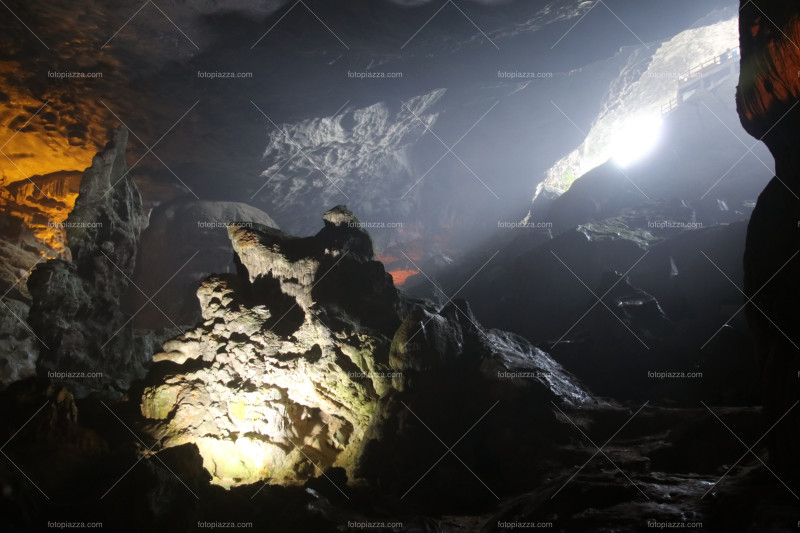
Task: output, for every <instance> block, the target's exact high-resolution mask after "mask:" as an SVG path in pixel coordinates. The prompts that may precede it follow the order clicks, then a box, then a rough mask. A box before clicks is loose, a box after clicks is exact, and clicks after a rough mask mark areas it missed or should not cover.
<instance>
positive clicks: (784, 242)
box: [737, 0, 800, 477]
mask: <svg viewBox="0 0 800 533" xmlns="http://www.w3.org/2000/svg"><path fill="white" fill-rule="evenodd" d="M740 37H741V47H742V59H741V65H742V66H741V79H740V83H739V89H738V92H737V104H738V110H739V116H740V118H741V121H742V125H743V126H744V127H745V129H746V130H747V131H748V133H750V134H751V135H753V137H755V138H757V139H761V140H763V141H764V143H766V145H767V147H768V148H769V149H770V151H771V152H772V155H773V156H775V171H776V177H775V178H774V179H773V180H772V181H771V182H770V183H769V185H768V186H767V187H766V189H764V192H763V193H762V194H761V196H760V197H759V199H758V203H757V205H756V208H755V210H754V211H753V216H752V219H751V220H750V226H749V227H748V230H747V249H746V251H745V259H744V265H745V292H746V293H747V296H748V298H752V302H749V305H748V306H747V317H748V320H749V322H750V324H751V327H752V328H753V331H754V333H755V337H756V342H757V349H758V355H759V358H760V361H761V364H762V373H761V385H762V391H763V402H764V413H765V416H766V417H767V420H768V421H769V422H770V423H774V422H777V421H778V420H779V419H781V418H782V421H781V422H780V424H779V425H777V426H776V427H775V429H774V430H773V431H772V432H771V433H770V436H769V439H770V442H771V444H772V454H771V459H772V461H773V463H774V465H775V466H776V467H777V468H778V471H779V472H781V473H783V474H790V475H792V476H794V477H800V449H799V448H798V446H797V427H798V425H799V424H800V409H798V408H797V405H796V404H797V402H798V401H799V400H800V379H799V378H800V348H798V347H799V346H800V336H798V334H797V332H798V328H797V325H798V323H800V311H798V306H797V302H798V300H800V257H798V252H800V225H798V221H800V200H798V193H800V157H798V152H797V146H798V142H800V108H798V103H799V102H800V78H798V75H797V73H798V72H800V49H798V48H797V46H796V44H795V43H797V42H798V38H800V6H798V4H797V3H796V2H781V1H776V0H768V1H765V2H759V3H758V6H756V5H755V4H753V3H752V2H744V1H743V2H742V10H741V16H740ZM787 413H788V414H787ZM784 415H786V416H785V418H783V417H784Z"/></svg>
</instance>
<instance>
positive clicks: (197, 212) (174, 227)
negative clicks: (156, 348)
mask: <svg viewBox="0 0 800 533" xmlns="http://www.w3.org/2000/svg"><path fill="white" fill-rule="evenodd" d="M241 220H246V221H247V222H253V223H257V224H261V225H264V226H269V227H272V228H277V227H278V225H277V224H276V223H275V221H273V220H272V219H271V218H270V217H269V215H267V214H266V213H264V212H263V211H261V210H260V209H256V208H255V207H252V206H249V205H247V204H242V203H237V202H205V201H199V200H194V199H193V198H190V199H186V198H179V199H176V200H173V201H171V202H167V203H164V204H161V205H159V206H157V207H156V208H155V209H154V210H153V211H152V213H151V214H150V221H149V225H148V226H147V229H146V230H145V231H144V233H142V238H141V242H140V243H139V255H138V257H137V261H136V271H135V274H134V276H133V280H134V281H135V283H136V285H137V286H138V287H139V288H140V289H141V290H142V292H144V293H145V294H147V295H148V297H150V296H151V295H153V294H156V293H157V294H156V297H155V298H153V301H154V302H155V304H156V305H157V306H158V308H156V307H155V306H154V305H151V304H149V303H147V299H146V297H145V296H144V295H143V294H142V292H139V291H138V290H136V289H134V290H131V291H130V294H129V299H130V302H131V308H132V309H134V310H136V309H139V308H140V307H142V306H144V308H143V309H142V310H141V312H140V313H139V314H137V315H136V318H135V319H134V321H133V322H134V326H135V327H136V329H159V328H163V327H170V326H173V324H176V325H178V326H191V325H194V324H196V323H197V322H199V321H200V320H201V316H200V306H199V304H198V301H197V297H196V296H195V294H196V292H197V286H198V285H199V283H200V281H202V280H203V278H205V277H206V276H208V275H209V274H213V273H228V272H234V271H235V270H236V265H235V263H234V256H233V253H232V252H231V245H230V240H229V239H228V233H227V229H226V226H227V224H229V223H231V222H236V221H241ZM167 282H168V283H167ZM165 284H166V285H165ZM145 304H147V305H145Z"/></svg>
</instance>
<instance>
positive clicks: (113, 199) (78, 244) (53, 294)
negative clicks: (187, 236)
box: [28, 129, 148, 396]
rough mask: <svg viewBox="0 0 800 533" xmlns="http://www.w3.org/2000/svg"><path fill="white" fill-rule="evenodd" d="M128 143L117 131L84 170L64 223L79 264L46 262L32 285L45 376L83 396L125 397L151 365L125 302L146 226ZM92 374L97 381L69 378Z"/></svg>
mask: <svg viewBox="0 0 800 533" xmlns="http://www.w3.org/2000/svg"><path fill="white" fill-rule="evenodd" d="M127 139H128V135H127V131H125V130H124V129H119V130H117V131H115V132H114V136H113V140H112V141H111V142H110V143H109V144H108V145H107V146H106V149H105V151H103V152H102V153H100V154H98V155H97V156H95V158H94V160H93V161H92V166H91V167H90V168H88V169H87V170H86V171H85V172H84V175H83V178H82V180H81V186H80V195H79V197H78V199H77V201H76V203H75V209H74V210H73V211H72V213H71V214H70V216H69V218H68V219H67V221H66V223H65V224H66V229H67V233H66V234H67V244H68V245H69V247H70V250H71V253H72V262H66V261H63V260H59V259H55V260H51V261H48V262H47V263H44V264H40V265H39V266H37V268H36V269H35V270H34V272H33V273H32V274H31V276H30V278H29V280H28V289H29V290H30V292H31V295H32V297H33V305H32V307H31V311H30V314H29V321H30V324H31V326H32V329H33V331H34V332H35V333H36V335H37V336H38V337H39V338H40V339H41V342H42V343H43V345H44V346H43V348H42V351H41V353H40V356H39V360H38V363H37V367H38V370H39V372H40V373H41V374H42V375H51V376H53V377H55V378H56V381H62V382H63V383H66V384H68V385H69V387H70V388H71V389H72V390H73V392H74V393H75V394H76V395H78V396H83V395H85V394H88V393H89V392H92V391H103V392H106V393H110V394H120V393H121V392H122V391H124V390H126V389H127V388H128V386H129V385H130V381H131V380H132V379H134V378H135V377H141V376H143V375H144V372H145V368H144V365H145V364H146V363H147V357H148V355H147V354H143V353H142V352H143V351H142V344H141V341H137V340H135V339H134V335H133V331H132V329H131V328H130V327H129V319H128V316H127V315H125V314H124V313H123V310H122V302H121V298H122V296H123V294H124V293H125V291H126V290H127V289H128V287H129V283H130V281H129V280H130V276H131V275H132V274H133V270H134V266H135V262H136V247H137V242H138V238H139V234H140V233H141V231H142V229H143V227H144V225H145V223H146V219H145V217H144V215H143V213H142V204H141V197H140V196H139V192H138V190H137V188H136V185H135V184H134V183H133V180H132V179H131V178H130V176H129V175H128V174H127V172H126V162H125V147H126V144H127ZM54 372H55V373H56V374H52V373H54ZM90 372H91V373H93V375H92V376H91V377H90V376H88V375H83V374H81V375H73V376H72V377H69V376H68V375H64V374H62V373H90ZM97 373H100V374H102V375H96V374H97Z"/></svg>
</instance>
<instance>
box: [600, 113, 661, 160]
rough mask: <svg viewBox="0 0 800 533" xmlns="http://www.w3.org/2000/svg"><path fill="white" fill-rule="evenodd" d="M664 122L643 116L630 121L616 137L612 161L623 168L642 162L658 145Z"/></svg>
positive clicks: (653, 117) (656, 118)
mask: <svg viewBox="0 0 800 533" xmlns="http://www.w3.org/2000/svg"><path fill="white" fill-rule="evenodd" d="M663 123H664V121H663V120H662V119H661V117H660V116H654V115H650V116H642V117H636V118H634V119H632V120H629V121H628V122H627V123H625V124H624V125H623V126H622V127H621V128H619V130H618V131H619V133H618V134H616V135H615V137H614V141H613V143H612V145H611V153H612V154H613V155H612V159H613V161H614V162H615V163H617V164H618V165H619V166H621V167H623V168H624V167H627V166H628V165H630V164H632V163H635V162H637V161H640V160H641V159H643V158H645V157H646V156H647V155H648V154H650V153H651V152H652V151H653V149H655V147H656V146H657V145H658V141H659V139H660V137H661V128H662V125H663Z"/></svg>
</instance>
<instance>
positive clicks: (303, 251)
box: [142, 209, 399, 486]
mask: <svg viewBox="0 0 800 533" xmlns="http://www.w3.org/2000/svg"><path fill="white" fill-rule="evenodd" d="M350 217H352V215H349V217H348V216H347V212H345V211H344V210H342V209H339V210H332V211H329V212H328V213H327V214H326V217H325V220H326V226H325V228H324V229H323V230H322V231H320V233H319V234H317V235H316V236H315V237H310V238H307V239H297V238H294V237H290V236H288V235H285V234H283V233H281V232H280V231H279V230H276V229H273V228H269V227H266V226H259V225H257V224H249V223H243V224H236V225H232V226H231V227H230V228H229V230H228V231H229V234H230V238H231V241H232V242H233V246H234V249H235V250H236V253H237V257H238V258H239V260H240V261H241V265H242V266H243V269H242V270H243V275H241V276H237V275H231V274H222V275H216V276H211V277H210V278H208V279H206V280H205V281H204V282H203V284H202V285H201V287H200V289H199V290H198V298H199V300H200V304H201V305H200V306H201V309H202V312H203V318H204V319H205V322H203V324H202V325H200V326H199V327H197V328H196V329H194V330H191V331H188V332H186V333H185V334H184V335H182V336H180V337H178V338H176V339H173V340H171V341H169V342H167V343H166V344H165V345H164V352H162V353H159V354H157V355H156V356H155V357H154V361H155V362H156V363H159V362H164V361H170V362H172V363H174V364H177V365H182V369H181V370H180V372H176V371H175V369H174V367H169V369H170V370H169V375H167V376H166V377H165V378H164V380H163V382H162V383H160V384H155V385H152V386H150V387H148V388H147V389H145V392H144V395H143V398H142V413H143V414H144V416H145V417H148V418H151V419H155V420H159V421H160V428H159V429H158V431H157V434H159V435H163V436H164V438H165V441H164V445H165V446H167V447H170V446H176V445H180V444H183V443H186V442H193V443H195V444H196V445H197V446H198V448H199V449H200V453H201V455H202V456H203V458H204V464H205V466H206V468H207V469H208V470H209V472H210V473H211V474H212V476H213V477H214V481H215V482H216V483H219V484H221V485H224V486H231V485H237V484H243V483H253V482H255V481H259V480H262V479H270V480H272V481H273V482H280V483H292V482H299V481H303V480H305V479H307V478H309V477H314V476H316V475H318V473H319V471H318V470H317V469H318V468H321V469H325V468H328V467H330V466H344V467H345V468H347V469H348V470H351V469H352V466H353V457H354V455H355V454H356V452H357V448H358V445H359V444H360V442H361V439H362V438H363V432H364V429H365V428H366V427H367V425H368V424H369V422H370V419H371V417H372V414H373V412H374V410H375V406H376V404H377V400H378V398H379V394H380V392H382V391H385V390H386V389H387V388H388V387H389V382H388V380H386V379H380V378H375V379H373V378H370V377H366V376H369V375H370V373H372V372H380V373H382V374H387V373H388V372H389V371H390V368H389V366H388V364H387V363H388V349H389V344H390V339H389V338H387V336H385V335H383V334H382V333H381V332H380V331H377V330H374V329H371V328H369V327H365V326H364V325H363V323H362V322H360V321H359V322H355V321H353V320H352V319H349V318H348V317H347V316H346V314H345V312H343V310H344V308H346V307H347V304H346V303H345V302H342V301H339V302H338V304H340V305H339V306H336V307H340V308H341V309H342V310H341V311H340V310H339V309H336V307H334V305H333V301H334V300H336V299H337V295H336V294H335V291H333V292H332V291H325V290H324V289H323V287H324V286H325V285H326V284H327V283H335V281H334V280H336V279H337V278H338V279H339V280H341V274H340V273H341V272H342V271H352V270H356V271H360V272H361V273H363V274H364V275H363V277H361V278H360V279H361V280H362V281H369V280H370V276H372V281H373V283H374V292H372V293H365V294H361V295H358V294H356V295H355V296H356V298H354V304H355V305H359V306H360V305H364V306H366V307H367V308H369V306H370V305H371V304H370V302H369V301H368V300H369V297H370V296H371V295H373V296H377V297H380V296H381V293H382V292H385V293H387V294H389V295H390V296H392V295H393V296H394V299H395V300H396V294H395V293H394V288H393V287H392V284H391V279H390V278H388V277H387V276H386V274H385V273H384V272H383V269H382V267H381V266H380V264H379V263H376V262H374V261H373V260H372V245H371V241H370V240H369V236H368V235H367V234H366V233H365V232H363V230H361V229H354V228H352V227H348V222H352V221H353V220H356V219H355V217H352V218H350ZM370 273H371V274H370ZM367 286H369V285H367ZM358 296H361V298H358ZM318 300H327V302H328V304H330V307H328V308H322V307H321V306H320V305H319V303H318ZM380 301H381V304H382V305H383V306H384V308H383V309H382V311H383V312H384V315H386V316H385V317H384V318H385V319H387V320H389V321H392V322H393V323H394V324H393V325H394V326H395V327H396V325H397V324H399V318H398V316H397V313H396V312H393V310H392V299H391V298H388V299H385V300H384V299H381V300H380ZM374 318H379V316H378V315H376V317H374ZM364 322H367V323H368V322H370V321H369V320H365V321H364ZM390 329H391V327H390ZM381 353H382V354H383V357H380V356H379V355H378V354H381ZM156 368H158V366H157V367H154V372H155V371H156ZM164 371H166V370H164ZM315 465H316V466H315Z"/></svg>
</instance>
